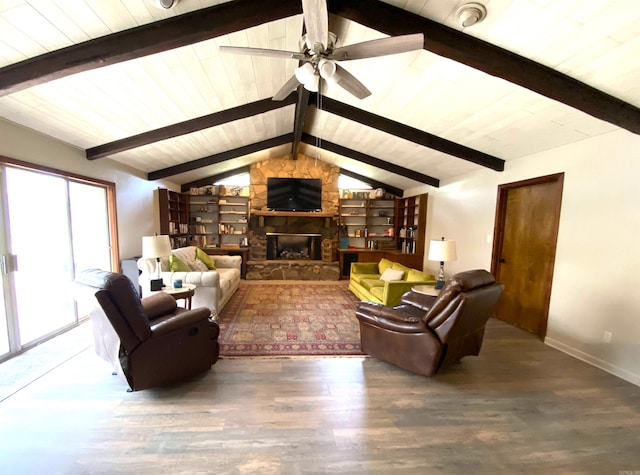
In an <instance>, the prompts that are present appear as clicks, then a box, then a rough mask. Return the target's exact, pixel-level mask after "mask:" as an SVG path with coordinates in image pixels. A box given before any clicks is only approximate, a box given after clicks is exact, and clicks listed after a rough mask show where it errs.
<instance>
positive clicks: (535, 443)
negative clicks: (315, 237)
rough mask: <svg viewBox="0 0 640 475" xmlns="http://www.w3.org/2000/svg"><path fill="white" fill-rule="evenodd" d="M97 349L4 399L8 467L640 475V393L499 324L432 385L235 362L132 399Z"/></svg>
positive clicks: (384, 368)
mask: <svg viewBox="0 0 640 475" xmlns="http://www.w3.org/2000/svg"><path fill="white" fill-rule="evenodd" d="M125 389H126V388H125V386H124V384H123V383H122V381H121V380H119V379H118V378H117V377H115V376H111V375H110V372H109V369H108V368H107V367H106V365H105V364H104V363H103V362H102V361H101V360H99V359H98V358H97V357H96V356H95V355H94V353H93V349H92V348H89V349H87V350H85V351H82V352H81V353H79V354H78V355H77V356H74V357H72V358H71V359H69V360H68V361H66V362H65V363H63V364H61V365H60V366H58V367H57V368H55V369H53V370H50V371H49V372H48V373H47V374H45V375H44V376H42V377H41V378H39V379H37V380H36V381H34V382H33V383H31V384H29V385H28V386H26V387H25V388H24V389H21V390H19V391H17V392H15V393H14V394H12V395H11V396H9V397H7V398H6V399H4V401H2V402H1V403H0V472H1V473H7V474H22V473H28V474H32V473H33V474H40V473H43V474H44V473H47V474H53V473H65V474H76V473H109V474H112V473H137V474H143V473H153V474H158V473H171V474H174V473H228V474H271V473H273V474H302V473H305V474H306V473H380V474H391V473H393V474H397V473H401V474H403V473H407V474H426V473H446V474H451V473H464V474H467V473H474V474H475V473H500V474H502V473H535V474H542V473H545V474H548V473H597V474H614V475H619V474H620V473H635V474H640V388H638V387H637V386H634V385H632V384H630V383H628V382H625V381H623V380H621V379H619V378H617V377H615V376H612V375H609V374H607V373H605V372H603V371H601V370H599V369H597V368H594V367H591V366H589V365H587V364H585V363H583V362H581V361H578V360H576V359H574V358H572V357H569V356H567V355H565V354H563V353H561V352H558V351H557V350H554V349H552V348H550V347H548V346H545V345H544V344H542V343H541V342H539V341H538V340H537V339H536V338H534V337H532V336H530V335H528V334H526V333H523V332H521V331H520V330H517V329H515V328H513V327H510V326H508V325H506V324H504V323H502V322H499V321H496V320H492V321H491V322H490V324H489V327H488V331H487V336H486V338H485V344H484V348H483V351H482V353H481V355H480V356H479V357H477V358H465V359H464V360H463V361H462V363H461V364H459V365H457V366H455V367H454V368H452V369H450V370H448V371H446V372H444V373H441V374H440V375H438V376H437V377H435V378H431V379H428V378H423V377H420V376H416V375H413V374H410V373H407V372H404V371H402V370H399V369H396V368H394V367H391V366H389V365H387V364H385V363H381V362H379V361H377V360H375V359H372V358H360V357H352V358H300V359H224V360H220V361H218V363H217V364H216V365H215V366H214V367H213V369H212V370H211V371H210V372H209V373H207V374H206V375H204V376H202V377H199V378H197V379H195V380H192V381H189V382H187V383H185V384H182V385H179V386H175V387H172V388H167V389H157V390H146V391H140V392H136V393H127V392H126V390H125Z"/></svg>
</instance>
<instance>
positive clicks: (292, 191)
mask: <svg viewBox="0 0 640 475" xmlns="http://www.w3.org/2000/svg"><path fill="white" fill-rule="evenodd" d="M267 208H269V209H271V210H274V211H318V210H320V209H322V180H320V178H267Z"/></svg>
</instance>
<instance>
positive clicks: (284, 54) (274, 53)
mask: <svg viewBox="0 0 640 475" xmlns="http://www.w3.org/2000/svg"><path fill="white" fill-rule="evenodd" d="M220 51H221V52H222V53H234V54H249V55H252V56H270V57H275V58H293V59H298V60H303V61H304V60H308V59H309V58H307V57H306V56H305V55H304V54H303V53H299V52H296V51H283V50H279V49H265V48H247V47H243V46H220Z"/></svg>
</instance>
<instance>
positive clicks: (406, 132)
mask: <svg viewBox="0 0 640 475" xmlns="http://www.w3.org/2000/svg"><path fill="white" fill-rule="evenodd" d="M322 110H323V111H326V112H330V113H332V114H335V115H339V116H340V117H344V118H345V119H349V120H353V121H354V122H358V123H360V124H362V125H363V126H366V127H372V128H374V129H377V130H380V131H382V132H386V133H388V134H391V135H394V136H396V137H399V138H401V139H405V140H408V141H410V142H413V143H416V144H418V145H423V146H424V147H427V148H430V149H433V150H437V151H439V152H442V153H446V154H447V155H453V156H454V157H458V158H461V159H463V160H466V161H468V162H472V163H475V164H477V165H482V166H483V167H487V168H491V169H492V170H496V171H500V172H501V171H504V163H505V162H504V160H502V159H500V158H498V157H494V156H493V155H489V154H487V153H484V152H480V151H478V150H475V149H473V148H469V147H465V146H464V145H460V144H459V143H456V142H452V141H451V140H447V139H443V138H442V137H438V136H437V135H433V134H430V133H428V132H423V131H422V130H420V129H416V128H414V127H409V126H408V125H405V124H401V123H400V122H396V121H394V120H390V119H387V118H385V117H382V116H379V115H376V114H372V113H371V112H367V111H364V110H362V109H358V108H356V107H353V106H350V105H348V104H345V103H343V102H340V101H336V100H335V99H331V98H330V97H323V98H322Z"/></svg>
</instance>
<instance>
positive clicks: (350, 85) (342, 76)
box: [332, 64, 371, 99]
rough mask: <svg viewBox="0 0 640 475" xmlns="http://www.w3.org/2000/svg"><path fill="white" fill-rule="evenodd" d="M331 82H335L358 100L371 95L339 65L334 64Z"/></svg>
mask: <svg viewBox="0 0 640 475" xmlns="http://www.w3.org/2000/svg"><path fill="white" fill-rule="evenodd" d="M332 82H335V83H336V84H338V86H340V87H341V88H342V89H344V90H345V91H347V92H348V93H350V94H353V95H354V96H356V97H357V98H358V99H364V98H365V97H367V96H370V95H371V91H370V90H369V89H367V87H366V86H365V85H364V84H362V83H361V82H360V81H358V80H357V79H356V77H355V76H354V75H352V74H351V73H350V72H349V71H347V70H346V69H344V68H343V67H342V66H340V65H339V64H336V72H335V73H334V75H333V76H332Z"/></svg>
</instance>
